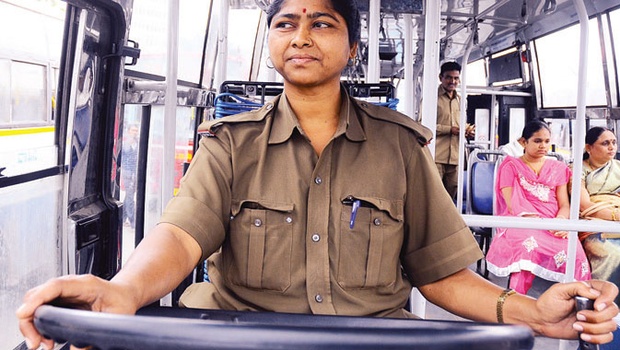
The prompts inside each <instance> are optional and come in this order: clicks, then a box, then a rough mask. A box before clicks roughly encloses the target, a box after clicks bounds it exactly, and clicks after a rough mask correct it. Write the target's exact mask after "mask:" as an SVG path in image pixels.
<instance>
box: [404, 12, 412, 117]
mask: <svg viewBox="0 0 620 350" xmlns="http://www.w3.org/2000/svg"><path fill="white" fill-rule="evenodd" d="M403 20H404V22H405V47H404V50H403V55H405V57H404V63H405V67H404V72H403V81H404V89H405V100H404V101H402V102H404V105H405V107H404V110H403V112H404V113H405V114H406V115H408V116H409V118H413V117H414V115H413V112H414V111H413V101H414V98H413V86H414V84H413V28H412V27H413V15H412V14H410V13H406V14H404V15H403Z"/></svg>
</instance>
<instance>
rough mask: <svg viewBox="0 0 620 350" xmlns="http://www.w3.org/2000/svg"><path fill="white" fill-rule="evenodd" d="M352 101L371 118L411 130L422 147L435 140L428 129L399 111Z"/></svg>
mask: <svg viewBox="0 0 620 350" xmlns="http://www.w3.org/2000/svg"><path fill="white" fill-rule="evenodd" d="M351 100H353V101H354V103H355V105H356V106H357V107H358V108H359V109H361V110H362V111H364V112H365V113H366V114H368V116H369V117H371V118H374V119H379V120H383V121H386V122H390V123H394V124H398V125H401V126H403V127H405V128H407V129H409V130H411V131H412V132H413V133H414V134H415V135H416V138H417V139H418V142H419V143H420V145H422V146H426V145H428V144H429V143H430V142H431V140H432V138H433V133H432V132H431V131H430V130H429V129H428V128H427V127H425V126H423V125H422V124H420V123H419V122H416V121H415V120H413V119H411V118H409V117H407V116H406V115H404V114H402V113H400V112H398V111H395V110H392V109H389V108H386V107H381V106H377V105H374V104H372V103H369V102H366V101H361V100H358V99H355V98H352V99H351Z"/></svg>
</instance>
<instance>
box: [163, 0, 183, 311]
mask: <svg viewBox="0 0 620 350" xmlns="http://www.w3.org/2000/svg"><path fill="white" fill-rule="evenodd" d="M166 61H167V62H166V97H165V99H164V142H163V144H164V149H163V159H162V160H163V161H162V174H161V179H162V181H161V193H162V201H161V205H162V208H161V209H162V212H163V210H164V208H165V206H166V205H167V204H168V202H169V201H170V199H172V196H173V194H174V175H175V170H174V152H175V143H176V112H177V77H178V69H179V0H169V1H168V45H167V52H166ZM161 305H162V306H172V297H171V295H170V294H168V295H167V296H165V297H164V298H162V299H161Z"/></svg>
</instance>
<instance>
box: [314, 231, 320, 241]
mask: <svg viewBox="0 0 620 350" xmlns="http://www.w3.org/2000/svg"><path fill="white" fill-rule="evenodd" d="M320 240H321V236H319V234H318V233H315V234H313V235H312V241H313V242H318V241H320Z"/></svg>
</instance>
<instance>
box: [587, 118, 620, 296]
mask: <svg viewBox="0 0 620 350" xmlns="http://www.w3.org/2000/svg"><path fill="white" fill-rule="evenodd" d="M617 148H618V146H617V144H616V136H615V135H614V133H613V132H612V131H611V130H609V129H607V128H603V127H598V126H596V127H593V128H591V129H590V130H588V132H587V133H586V145H585V152H584V154H583V170H582V173H581V197H580V200H579V206H580V211H581V215H580V216H581V217H582V218H589V219H602V220H611V221H620V211H619V208H620V193H619V192H620V161H618V160H616V159H615V156H616V151H617ZM580 238H581V240H582V243H583V247H584V249H585V252H586V255H587V257H588V260H589V261H590V266H591V269H592V278H594V279H601V280H606V281H610V282H613V283H615V284H616V285H620V233H604V232H596V233H592V232H584V233H580ZM618 302H620V298H616V303H618Z"/></svg>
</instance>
